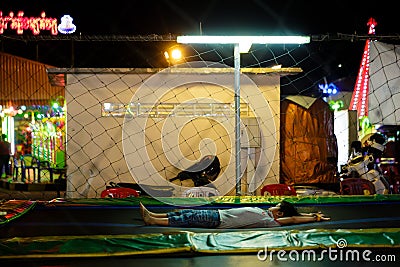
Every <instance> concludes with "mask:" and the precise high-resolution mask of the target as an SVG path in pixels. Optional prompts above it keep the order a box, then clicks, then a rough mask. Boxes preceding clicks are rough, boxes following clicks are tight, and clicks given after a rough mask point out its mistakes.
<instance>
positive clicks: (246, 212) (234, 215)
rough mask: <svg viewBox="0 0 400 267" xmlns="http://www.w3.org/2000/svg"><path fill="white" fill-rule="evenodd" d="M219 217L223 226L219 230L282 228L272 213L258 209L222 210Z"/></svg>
mask: <svg viewBox="0 0 400 267" xmlns="http://www.w3.org/2000/svg"><path fill="white" fill-rule="evenodd" d="M219 215H220V220H221V224H220V225H219V226H218V228H224V229H227V228H258V227H260V228H261V227H276V226H280V224H279V223H278V222H277V221H276V220H275V219H274V217H273V215H272V214H271V212H269V211H268V210H264V209H261V208H258V207H241V208H232V209H220V210H219Z"/></svg>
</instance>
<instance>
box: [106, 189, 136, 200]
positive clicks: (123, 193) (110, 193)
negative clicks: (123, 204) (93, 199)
mask: <svg viewBox="0 0 400 267" xmlns="http://www.w3.org/2000/svg"><path fill="white" fill-rule="evenodd" d="M138 196H139V192H138V191H136V190H135V189H132V188H125V187H113V188H108V189H106V190H104V191H103V192H101V197H102V198H127V197H138Z"/></svg>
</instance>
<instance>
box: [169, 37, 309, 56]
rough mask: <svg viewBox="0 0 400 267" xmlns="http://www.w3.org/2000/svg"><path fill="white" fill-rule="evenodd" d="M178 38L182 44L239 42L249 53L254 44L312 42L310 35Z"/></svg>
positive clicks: (245, 51) (244, 51)
mask: <svg viewBox="0 0 400 267" xmlns="http://www.w3.org/2000/svg"><path fill="white" fill-rule="evenodd" d="M176 40H177V42H178V43H182V44H239V50H240V52H241V53H247V52H248V51H249V49H250V47H251V45H252V44H305V43H309V42H310V37H309V36H216V35H193V36H178V37H177V39H176Z"/></svg>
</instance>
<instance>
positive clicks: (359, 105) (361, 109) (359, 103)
mask: <svg viewBox="0 0 400 267" xmlns="http://www.w3.org/2000/svg"><path fill="white" fill-rule="evenodd" d="M376 25H377V22H376V21H375V19H374V18H370V19H369V20H368V23H367V26H368V27H369V30H368V34H370V35H374V34H375V26H376ZM370 42H371V39H367V41H366V42H365V47H364V53H363V57H362V60H361V64H360V70H359V72H358V76H357V80H356V84H355V86H354V92H353V96H352V97H351V101H350V106H349V109H350V110H357V114H358V117H359V118H362V117H366V116H368V92H369V49H370Z"/></svg>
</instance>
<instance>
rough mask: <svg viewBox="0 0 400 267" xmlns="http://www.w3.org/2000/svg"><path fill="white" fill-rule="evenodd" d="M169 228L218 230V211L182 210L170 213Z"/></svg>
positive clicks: (219, 222)
mask: <svg viewBox="0 0 400 267" xmlns="http://www.w3.org/2000/svg"><path fill="white" fill-rule="evenodd" d="M167 215H168V222H169V226H178V227H200V228H217V227H218V226H219V225H220V224H221V221H220V218H219V212H218V210H196V209H188V210H180V211H175V212H168V213H167Z"/></svg>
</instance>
